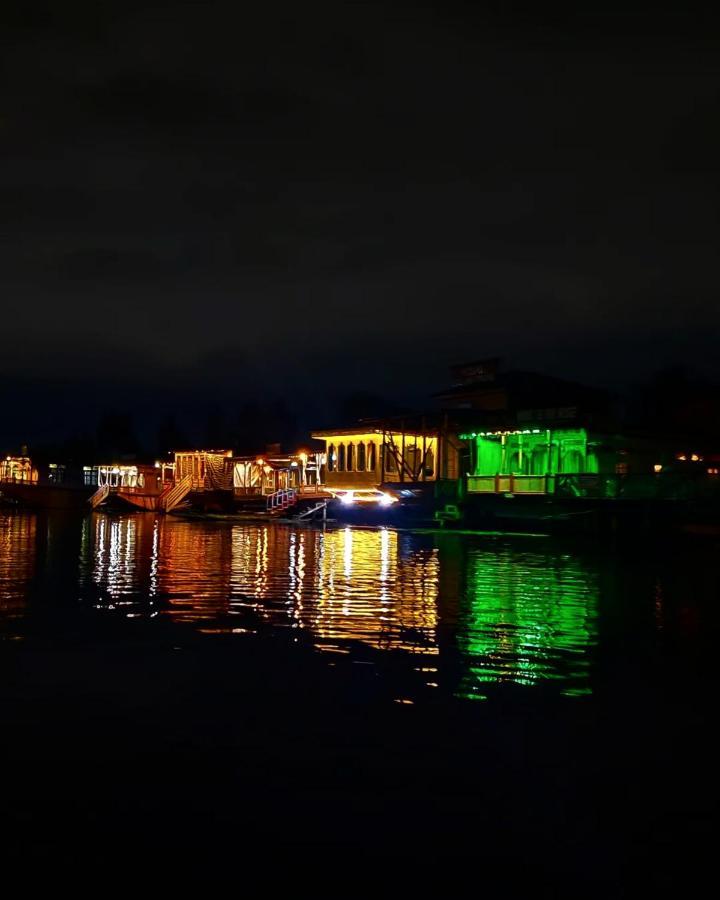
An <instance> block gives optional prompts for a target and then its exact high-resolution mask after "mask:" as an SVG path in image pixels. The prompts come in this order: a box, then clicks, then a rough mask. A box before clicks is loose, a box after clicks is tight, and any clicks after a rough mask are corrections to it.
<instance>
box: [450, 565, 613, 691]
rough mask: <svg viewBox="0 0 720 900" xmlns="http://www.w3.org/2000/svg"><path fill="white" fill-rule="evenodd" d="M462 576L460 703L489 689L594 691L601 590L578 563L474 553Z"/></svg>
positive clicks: (593, 578)
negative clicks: (552, 684)
mask: <svg viewBox="0 0 720 900" xmlns="http://www.w3.org/2000/svg"><path fill="white" fill-rule="evenodd" d="M465 571H466V576H467V590H466V593H465V598H464V600H465V602H464V605H463V609H462V613H461V616H460V621H459V623H458V643H459V646H460V650H461V653H462V656H463V659H464V660H465V663H466V667H465V673H464V676H463V679H462V682H461V685H460V693H461V694H462V695H463V696H466V697H475V696H477V697H482V696H484V690H485V687H486V686H487V684H488V683H503V682H510V683H514V684H519V685H533V684H537V683H539V682H547V681H552V680H555V681H561V682H562V692H563V693H565V694H583V693H588V692H589V668H590V660H591V654H590V652H589V651H590V650H591V649H592V648H593V647H594V646H595V644H596V643H597V637H598V635H597V597H598V585H597V578H596V577H594V576H593V575H592V573H590V572H588V571H587V570H586V569H585V568H583V566H582V565H581V564H580V561H579V560H578V559H577V558H576V557H573V556H568V555H562V554H541V553H518V552H511V551H510V550H508V549H506V548H505V549H501V550H497V551H487V550H477V549H476V550H473V551H471V552H470V553H469V555H468V559H467V565H466V567H465Z"/></svg>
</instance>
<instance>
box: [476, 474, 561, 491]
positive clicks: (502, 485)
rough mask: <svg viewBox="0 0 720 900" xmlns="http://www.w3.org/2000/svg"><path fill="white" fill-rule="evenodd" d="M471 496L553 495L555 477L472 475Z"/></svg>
mask: <svg viewBox="0 0 720 900" xmlns="http://www.w3.org/2000/svg"><path fill="white" fill-rule="evenodd" d="M467 489H468V493H469V494H552V493H553V491H554V489H555V476H554V475H470V476H468V480H467Z"/></svg>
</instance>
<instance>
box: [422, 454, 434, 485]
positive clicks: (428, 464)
mask: <svg viewBox="0 0 720 900" xmlns="http://www.w3.org/2000/svg"><path fill="white" fill-rule="evenodd" d="M434 474H435V454H434V453H433V452H432V448H428V450H427V451H426V453H425V465H424V466H423V477H425V478H432V477H433V475H434Z"/></svg>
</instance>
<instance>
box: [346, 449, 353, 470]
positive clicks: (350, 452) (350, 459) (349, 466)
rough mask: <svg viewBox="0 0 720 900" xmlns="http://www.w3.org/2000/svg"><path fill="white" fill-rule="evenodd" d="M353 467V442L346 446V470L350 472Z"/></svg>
mask: <svg viewBox="0 0 720 900" xmlns="http://www.w3.org/2000/svg"><path fill="white" fill-rule="evenodd" d="M354 469H355V444H348V446H347V470H348V472H352V471H353V470H354Z"/></svg>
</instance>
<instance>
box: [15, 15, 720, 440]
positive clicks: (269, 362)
mask: <svg viewBox="0 0 720 900" xmlns="http://www.w3.org/2000/svg"><path fill="white" fill-rule="evenodd" d="M259 5H260V4H244V3H237V2H234V3H214V2H207V3H200V2H195V3H179V2H174V3H170V2H166V3H163V2H159V3H143V4H135V3H132V2H125V3H114V2H108V3H98V2H88V3H77V2H72V0H69V2H67V3H57V2H47V0H40V2H35V3H33V4H28V3H22V4H20V3H18V4H13V3H8V4H3V9H2V13H0V17H1V18H2V20H3V21H2V26H3V27H2V30H1V32H0V35H1V36H0V40H2V65H3V85H4V90H3V95H2V97H3V99H2V106H1V107H0V129H1V130H0V135H1V137H2V140H1V142H0V154H1V155H2V160H1V164H0V234H1V235H2V241H1V243H0V298H2V299H1V301H0V304H1V309H2V325H0V334H1V340H0V398H1V402H2V404H3V408H4V409H5V411H6V412H5V414H4V416H3V419H2V422H0V444H8V443H9V442H12V441H19V440H27V441H30V442H32V441H43V440H50V439H54V438H58V437H62V436H66V435H68V434H70V433H74V432H77V431H78V430H82V429H85V428H87V429H89V430H92V429H93V428H94V427H95V423H96V421H97V418H98V416H99V415H101V413H102V412H103V411H105V410H108V409H115V410H126V411H127V410H131V411H132V412H133V414H134V415H135V417H136V419H137V422H138V424H139V427H140V428H141V429H142V428H148V427H150V425H149V424H148V423H151V422H153V421H155V420H156V419H157V420H159V419H160V418H162V417H163V416H166V415H168V414H170V413H175V414H177V416H178V417H179V421H182V422H185V423H186V427H187V428H189V430H190V431H191V432H192V427H193V426H192V424H191V423H192V422H193V421H196V420H197V419H198V417H201V416H205V415H206V414H207V411H208V410H211V411H212V410H215V411H217V412H218V414H220V415H228V416H233V415H235V414H236V411H237V410H238V409H239V408H240V407H241V406H242V404H243V403H246V402H248V401H249V400H254V401H257V402H258V403H260V404H261V405H263V404H272V403H276V402H277V400H278V398H281V397H284V399H285V403H286V404H287V405H288V407H291V408H293V409H294V410H295V415H296V418H297V420H298V422H299V425H300V426H301V427H305V426H307V427H310V426H312V425H318V426H322V425H324V424H328V421H329V420H331V419H332V418H333V417H335V416H339V415H340V414H341V412H342V411H343V409H344V410H345V411H347V408H348V407H347V404H345V406H343V404H344V403H345V400H344V398H347V397H352V396H353V395H354V394H358V393H360V392H369V393H374V394H378V395H380V396H382V397H384V398H386V399H389V400H392V401H393V402H397V403H400V404H414V403H417V402H419V401H420V400H421V399H422V398H424V397H425V396H426V395H427V394H428V393H430V392H431V391H433V390H434V389H438V388H440V387H443V386H445V384H446V383H447V366H448V365H449V364H450V363H452V362H457V361H462V360H465V359H473V358H479V357H484V356H495V355H499V356H502V357H504V359H505V360H506V362H507V364H508V366H517V367H523V368H535V369H538V370H540V371H544V372H547V373H550V374H557V375H568V376H572V377H577V378H582V379H585V380H588V381H590V382H592V383H600V384H609V385H616V384H618V383H621V382H624V381H628V380H633V379H638V378H642V377H644V376H646V375H648V374H650V373H651V372H652V371H653V370H656V369H658V368H661V367H662V366H664V365H668V364H674V363H679V362H685V363H689V364H691V365H692V366H694V367H696V368H698V369H700V370H701V371H703V372H705V373H706V374H707V375H709V376H711V377H718V376H720V355H719V354H717V352H716V349H715V347H716V339H717V334H718V326H720V304H718V288H719V287H720V265H719V264H718V252H717V251H718V237H719V236H720V235H719V231H720V225H719V223H718V212H717V208H718V190H717V188H718V160H720V126H719V125H718V122H719V121H720V119H719V118H718V104H717V99H718V93H719V90H720V54H718V42H719V41H718V39H719V36H720V31H718V28H717V22H715V21H711V20H708V19H703V18H701V16H700V15H699V14H695V13H691V12H689V11H688V10H689V7H687V6H683V10H684V11H683V12H682V13H679V14H677V15H674V14H672V12H670V11H669V9H668V11H663V10H662V9H661V8H660V7H658V6H657V5H656V6H654V7H652V12H650V13H648V14H647V15H646V14H645V13H643V11H642V10H641V9H639V8H638V9H637V10H634V9H632V5H631V4H625V3H624V4H620V3H617V4H613V3H609V4H608V3H594V2H590V3H585V4H578V6H581V7H582V12H575V13H573V14H567V13H553V12H551V11H550V10H548V9H543V10H542V11H541V12H538V11H537V8H538V6H539V5H538V4H529V3H528V4H517V3H516V4H511V3H494V4H482V3H470V4H467V5H465V4H462V3H453V2H443V3H437V4H432V3H424V4H422V3H420V4H410V3H404V4H399V3H378V4H372V3H362V4H361V3H341V2H328V3H314V4H303V3H292V4H289V3H288V4H277V3H268V4H262V10H261V11H259V10H258V9H257V8H253V9H251V8H250V7H251V6H252V7H256V6H259ZM675 6H677V7H680V6H681V5H680V4H675ZM533 10H536V11H535V12H533ZM368 402H369V401H368ZM359 406H360V407H361V406H362V403H360V404H359Z"/></svg>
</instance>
